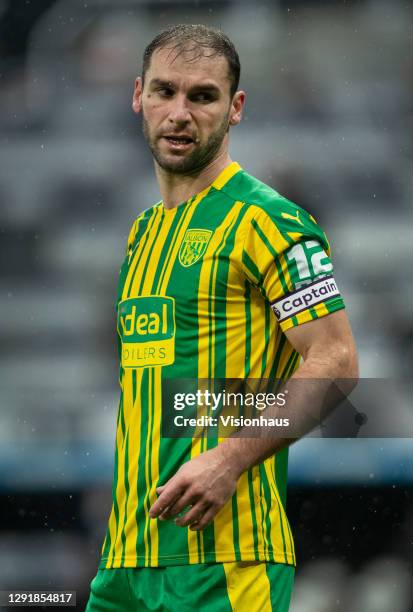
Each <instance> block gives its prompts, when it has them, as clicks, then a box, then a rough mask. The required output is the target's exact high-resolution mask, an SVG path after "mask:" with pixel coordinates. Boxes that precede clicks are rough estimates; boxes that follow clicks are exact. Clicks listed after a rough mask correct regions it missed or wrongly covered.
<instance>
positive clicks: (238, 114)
mask: <svg viewBox="0 0 413 612" xmlns="http://www.w3.org/2000/svg"><path fill="white" fill-rule="evenodd" d="M244 104H245V91H241V90H240V91H237V92H235V94H234V97H233V98H232V103H231V111H230V119H229V124H230V125H238V123H240V121H241V118H242V111H243V108H244Z"/></svg>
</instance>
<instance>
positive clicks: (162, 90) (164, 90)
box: [156, 87, 174, 98]
mask: <svg viewBox="0 0 413 612" xmlns="http://www.w3.org/2000/svg"><path fill="white" fill-rule="evenodd" d="M156 92H157V93H158V94H159V95H160V96H162V97H163V98H170V97H171V96H172V95H173V93H174V92H173V89H171V88H170V87H159V88H158V89H157V90H156Z"/></svg>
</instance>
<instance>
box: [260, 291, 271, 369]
mask: <svg viewBox="0 0 413 612" xmlns="http://www.w3.org/2000/svg"><path fill="white" fill-rule="evenodd" d="M264 311H265V324H264V351H263V353H262V359H261V376H264V374H265V370H266V368H267V359H268V349H269V346H270V316H272V310H271V307H270V305H269V304H268V302H265V304H264Z"/></svg>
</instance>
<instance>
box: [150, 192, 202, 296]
mask: <svg viewBox="0 0 413 612" xmlns="http://www.w3.org/2000/svg"><path fill="white" fill-rule="evenodd" d="M193 200H194V198H192V199H191V200H188V202H187V204H186V205H185V207H184V209H183V212H182V213H181V209H180V208H178V209H177V213H176V216H178V215H181V218H180V220H179V223H178V226H177V228H176V230H175V234H174V236H173V237H172V243H171V247H170V249H169V253H168V256H167V258H166V261H165V264H164V266H163V269H162V274H161V277H160V279H159V283H158V285H157V292H158V291H159V289H160V287H161V286H162V283H163V279H164V276H165V274H166V270H167V269H168V265H169V262H170V259H171V257H172V253H173V252H174V248H175V244H176V241H177V239H178V236H179V232H180V230H181V227H182V225H183V223H184V221H185V219H186V217H187V216H188V213H189V211H190V210H191V208H192V206H191V205H192V202H193Z"/></svg>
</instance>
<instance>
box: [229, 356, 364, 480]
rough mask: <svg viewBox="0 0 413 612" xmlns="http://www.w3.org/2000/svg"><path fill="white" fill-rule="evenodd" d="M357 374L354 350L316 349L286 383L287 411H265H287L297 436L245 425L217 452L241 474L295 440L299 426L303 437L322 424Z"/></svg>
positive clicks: (268, 413)
mask: <svg viewBox="0 0 413 612" xmlns="http://www.w3.org/2000/svg"><path fill="white" fill-rule="evenodd" d="M357 378H358V367H357V357H356V354H355V352H354V351H351V350H350V351H348V350H343V348H342V347H337V349H336V350H335V351H332V352H330V353H329V355H328V357H325V355H324V354H322V353H321V352H317V351H316V350H315V351H313V353H312V354H311V353H310V354H309V355H308V356H307V359H306V360H305V361H304V362H303V363H302V364H301V365H300V366H299V368H298V370H297V371H296V373H295V374H294V376H292V377H291V379H290V380H289V381H288V383H286V388H287V389H288V388H289V389H290V390H292V392H290V393H289V399H288V402H287V407H288V408H287V412H286V409H285V408H279V407H271V408H266V410H265V411H264V412H263V413H262V414H263V416H265V417H266V418H267V419H268V418H282V417H285V416H286V414H288V415H289V416H290V417H291V419H290V420H292V421H294V423H295V425H296V427H295V429H294V437H282V436H281V435H276V434H275V432H274V429H271V430H269V429H268V428H265V427H259V428H257V427H255V428H247V427H245V428H244V429H242V430H241V431H239V432H238V433H237V434H236V436H234V437H230V438H227V439H226V440H224V441H223V442H222V443H221V444H220V445H219V446H218V447H217V453H219V454H220V455H221V457H222V460H223V461H225V462H229V463H230V464H231V465H232V467H233V469H234V470H235V472H236V473H237V474H238V475H239V476H240V475H241V474H242V473H243V472H244V471H245V470H247V469H249V468H250V467H252V466H253V465H257V464H259V463H262V462H263V461H264V460H265V459H267V458H268V457H270V456H272V455H274V454H275V453H277V452H278V451H280V450H282V449H283V448H285V447H287V446H289V445H290V444H292V443H293V442H295V441H296V440H297V439H298V437H297V436H296V433H295V432H296V431H297V430H298V431H299V437H302V436H303V435H305V434H306V433H308V432H309V431H310V430H311V429H313V427H314V426H315V425H317V424H320V422H321V421H322V420H323V419H324V418H325V417H326V416H327V415H328V414H329V413H330V412H331V411H332V410H333V409H334V407H335V405H337V403H339V401H340V399H343V397H344V396H346V395H348V394H349V393H350V392H351V391H352V389H353V388H354V386H355V384H356V380H357ZM301 381H303V382H302V383H301ZM337 381H341V382H343V381H345V384H344V385H343V384H340V391H339V390H338V388H337ZM339 396H340V398H339ZM326 398H328V401H327V400H326ZM290 431H291V430H290ZM287 433H288V429H287Z"/></svg>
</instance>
